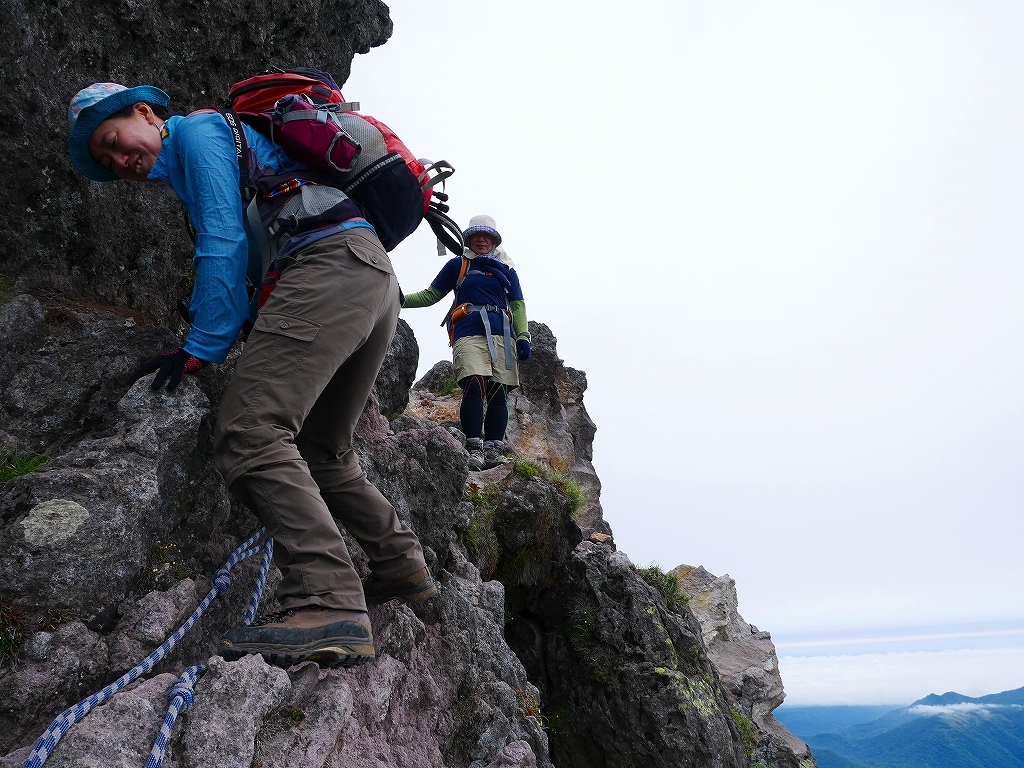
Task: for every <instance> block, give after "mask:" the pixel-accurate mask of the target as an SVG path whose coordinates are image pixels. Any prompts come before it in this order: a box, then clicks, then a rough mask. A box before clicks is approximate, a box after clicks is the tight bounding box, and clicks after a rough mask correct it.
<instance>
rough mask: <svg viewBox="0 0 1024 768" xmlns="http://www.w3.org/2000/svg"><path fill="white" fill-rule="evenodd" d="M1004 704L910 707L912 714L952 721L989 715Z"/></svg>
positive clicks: (962, 720) (960, 721)
mask: <svg viewBox="0 0 1024 768" xmlns="http://www.w3.org/2000/svg"><path fill="white" fill-rule="evenodd" d="M1002 707H1003V705H1002V704H975V703H973V702H964V703H962V704H940V705H931V704H918V705H917V706H916V707H911V708H910V714H912V715H917V716H918V717H941V718H944V719H946V720H949V721H951V722H958V723H962V722H966V721H967V720H969V719H970V718H971V717H989V716H991V714H992V711H993V710H996V709H1002Z"/></svg>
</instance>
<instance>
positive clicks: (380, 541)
mask: <svg viewBox="0 0 1024 768" xmlns="http://www.w3.org/2000/svg"><path fill="white" fill-rule="evenodd" d="M398 309H399V300H398V281H397V280H396V279H395V275H394V271H393V270H392V267H391V261H390V259H389V258H388V255H387V253H386V252H385V251H384V249H383V248H382V247H381V245H380V242H379V241H378V240H377V238H376V236H375V235H374V234H373V233H372V232H371V231H370V230H368V229H353V230H350V231H348V232H342V233H340V234H336V235H331V236H328V237H325V238H323V239H322V240H318V241H317V242H315V243H313V244H311V245H309V246H307V247H306V248H303V249H301V250H300V251H298V252H297V253H295V254H293V255H292V256H289V257H287V258H286V259H283V260H282V263H281V277H280V279H279V281H278V284H277V287H276V288H275V289H274V292H273V293H272V294H270V298H269V299H268V301H267V303H266V304H265V305H264V307H263V309H262V311H261V312H260V315H259V318H258V319H257V321H256V325H255V327H254V328H253V331H252V333H251V334H250V336H249V340H248V341H247V342H246V344H245V350H244V352H243V353H242V356H241V357H240V358H239V360H238V364H237V366H236V367H235V374H234V377H233V378H232V379H231V383H230V384H229V385H228V387H227V390H226V391H225V392H224V397H223V399H222V402H221V408H220V415H219V417H218V419H217V428H216V431H215V433H214V447H213V451H214V461H215V462H216V464H217V467H218V468H219V469H220V471H221V472H222V473H223V475H224V478H225V480H226V481H227V484H228V488H230V489H231V492H232V493H233V494H234V495H235V496H236V497H237V498H239V499H240V500H241V501H242V502H243V503H245V504H246V505H247V506H248V507H249V508H250V509H251V510H252V511H253V512H254V513H255V514H256V516H257V517H258V518H259V519H260V521H261V522H262V523H263V524H264V525H265V526H266V527H267V530H268V531H269V533H270V535H271V536H273V537H274V543H275V547H274V563H275V564H276V565H277V566H278V568H280V569H281V573H282V574H283V576H284V579H283V580H282V581H281V585H280V587H278V590H277V596H278V599H279V600H280V601H281V604H282V606H283V607H284V608H300V607H303V606H307V605H315V606H322V607H325V608H340V609H348V610H357V611H362V610H366V603H365V601H364V599H363V590H362V585H361V584H360V583H359V577H358V574H357V573H356V571H355V569H354V568H353V567H352V560H351V558H350V557H349V553H348V548H347V547H346V546H345V541H344V539H343V538H342V536H341V533H340V532H339V530H338V525H339V524H340V525H343V526H344V527H345V528H346V529H347V530H348V532H349V533H350V534H351V535H352V537H353V538H355V540H356V541H358V542H359V545H360V546H361V547H362V548H363V550H364V551H365V552H366V554H367V556H368V557H369V559H370V566H371V568H372V570H373V572H374V573H375V574H377V575H378V576H381V577H382V578H385V579H396V578H402V577H405V576H409V575H411V574H413V573H415V572H416V571H418V570H419V569H420V568H423V567H424V562H423V551H422V549H421V547H420V543H419V540H418V539H417V538H416V534H414V533H413V532H412V531H411V530H409V528H408V527H406V526H405V525H403V524H402V523H401V522H400V521H399V519H398V516H397V515H396V514H395V508H394V507H393V506H392V505H391V503H390V502H389V501H388V500H387V499H386V498H384V496H383V495H382V494H381V492H380V491H378V490H377V489H376V488H375V487H374V486H373V485H371V484H370V482H369V481H368V480H367V479H366V475H365V474H364V473H363V470H362V468H361V467H360V466H359V459H358V457H357V456H356V454H355V452H354V451H353V450H352V433H353V432H354V430H355V426H356V421H357V420H358V419H359V415H360V414H361V413H362V410H363V407H364V405H365V404H366V401H367V399H368V398H369V395H370V389H371V388H372V387H373V382H374V380H375V379H376V377H377V371H378V370H379V369H380V365H381V362H382V361H383V360H384V354H385V352H387V349H388V345H389V344H390V343H391V337H392V336H393V335H394V333H395V327H396V324H397V322H398Z"/></svg>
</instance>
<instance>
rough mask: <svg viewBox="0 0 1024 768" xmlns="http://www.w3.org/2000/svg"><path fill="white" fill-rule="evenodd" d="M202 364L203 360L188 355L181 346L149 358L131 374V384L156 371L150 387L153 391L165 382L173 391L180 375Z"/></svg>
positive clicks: (170, 390)
mask: <svg viewBox="0 0 1024 768" xmlns="http://www.w3.org/2000/svg"><path fill="white" fill-rule="evenodd" d="M204 365H206V361H205V360H200V359H199V358H198V357H196V356H195V355H190V354H189V353H188V352H186V351H185V350H184V349H182V348H181V347H178V348H177V349H173V350H171V351H170V352H164V354H162V355H160V357H157V358H154V359H153V360H150V361H149V362H148V363H145V364H144V365H143V366H142V367H141V368H139V369H138V370H137V371H135V373H133V374H132V382H131V383H132V384H134V383H135V382H136V381H138V380H139V379H141V378H142V377H143V376H147V375H149V374H151V373H153V371H156V376H154V377H153V383H152V384H151V385H150V387H151V388H152V389H153V390H154V391H155V390H157V389H160V387H162V386H163V385H164V382H167V391H168V392H173V391H174V390H175V389H177V388H178V384H180V383H181V377H182V376H183V375H185V374H186V373H197V372H198V371H199V370H200V369H201V368H202V367H203V366H204Z"/></svg>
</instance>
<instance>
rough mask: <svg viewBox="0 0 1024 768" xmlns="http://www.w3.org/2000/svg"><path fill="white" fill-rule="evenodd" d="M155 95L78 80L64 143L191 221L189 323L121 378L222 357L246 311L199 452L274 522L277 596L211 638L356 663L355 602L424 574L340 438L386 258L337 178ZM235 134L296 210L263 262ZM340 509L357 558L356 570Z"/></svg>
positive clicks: (428, 588)
mask: <svg viewBox="0 0 1024 768" xmlns="http://www.w3.org/2000/svg"><path fill="white" fill-rule="evenodd" d="M168 101H169V98H168V96H167V94H166V93H164V92H163V91H162V90H160V89H159V88H154V87H152V86H137V87H135V88H125V87H124V86H123V85H118V84H116V83H95V84H93V85H91V86H89V87H87V88H84V89H82V90H81V91H79V92H78V94H77V95H76V96H75V97H74V99H72V101H71V106H70V109H69V111H68V121H69V124H70V134H69V137H68V149H69V152H70V154H71V159H72V161H73V162H74V164H75V167H76V168H77V169H78V170H79V171H80V172H81V173H82V174H83V175H85V176H86V177H88V178H89V179H92V180H94V181H102V182H107V181H116V180H117V179H127V180H129V181H137V182H148V183H160V184H164V185H167V186H169V187H171V188H172V189H173V190H174V192H175V194H176V195H177V196H178V198H179V199H181V200H182V201H184V203H185V204H186V206H187V207H188V213H189V217H190V218H191V221H192V225H193V227H194V229H195V231H196V238H195V259H194V263H195V270H196V277H195V290H194V292H193V294H192V303H191V306H190V309H189V315H190V318H191V327H190V329H189V332H188V336H187V337H186V338H185V340H184V342H183V343H182V345H181V346H180V347H178V348H177V349H174V350H172V351H170V352H166V353H164V354H163V355H160V356H159V357H157V358H156V359H154V360H152V361H150V362H149V363H147V364H146V365H144V366H142V368H140V369H139V370H138V371H137V372H136V374H135V378H136V379H138V378H141V377H143V376H146V375H148V374H151V373H155V374H156V375H155V376H154V378H153V380H152V383H151V386H152V388H153V389H154V390H159V389H160V388H161V387H163V386H164V384H166V385H167V389H168V390H174V389H175V388H176V387H177V386H178V384H179V382H180V381H181V378H182V376H184V375H187V374H194V373H196V372H198V371H199V370H200V369H202V368H203V367H204V366H205V365H207V364H210V363H221V362H223V361H224V359H225V357H226V356H227V354H228V350H229V349H230V348H231V346H232V345H233V344H234V342H235V340H236V338H237V337H238V334H239V330H240V329H241V328H242V325H243V323H244V322H245V321H246V319H248V320H249V321H250V322H252V323H253V329H252V332H251V333H250V335H249V337H248V339H247V341H246V343H245V348H244V350H243V352H242V354H241V356H240V357H239V359H238V362H237V363H236V365H235V371H234V375H233V377H232V379H231V382H230V384H229V385H228V387H227V389H226V391H225V392H224V395H223V397H222V399H221V404H220V412H219V415H218V418H217V425H216V428H215V430H214V446H213V455H214V461H215V463H216V464H217V467H218V468H219V469H220V471H221V472H222V474H223V475H224V478H225V481H226V482H227V486H228V488H229V489H230V490H231V492H232V494H233V495H235V496H236V497H237V498H238V499H240V500H241V501H242V502H243V503H245V504H246V505H247V506H248V507H249V508H250V509H251V510H252V511H253V512H254V513H255V515H256V516H257V517H258V518H259V519H260V521H261V522H262V523H263V525H265V526H266V528H267V530H268V532H269V533H270V535H271V536H273V537H274V539H275V542H276V544H277V546H276V547H275V549H274V562H275V564H276V565H277V566H278V567H279V568H280V569H281V574H282V577H283V578H282V581H281V584H280V586H279V587H278V590H277V598H278V600H279V602H280V603H281V606H282V608H283V609H284V610H283V611H281V612H278V613H273V614H269V615H264V616H261V617H259V618H258V619H257V620H256V621H255V622H253V624H252V625H251V626H248V627H238V628H235V629H232V630H231V631H229V632H228V633H227V634H226V635H225V636H224V639H223V641H222V643H221V648H220V652H221V654H222V655H224V656H226V657H228V658H229V659H233V658H239V657H241V656H243V655H245V654H247V653H260V654H262V655H264V656H265V657H266V658H267V660H268V661H271V662H275V663H280V664H284V665H285V666H288V665H291V664H296V663H298V662H300V661H304V660H314V661H317V662H319V663H320V664H321V665H322V666H333V665H337V664H342V665H351V664H358V663H360V662H362V661H366V660H367V659H370V658H373V656H374V647H373V637H372V634H371V627H370V620H369V618H368V617H367V613H366V604H367V603H378V602H383V601H386V600H389V599H398V600H402V601H405V602H409V601H413V600H421V599H423V598H426V597H429V596H430V595H431V594H433V593H434V592H435V591H436V586H435V585H434V582H433V581H432V579H431V578H430V575H429V573H428V572H427V568H426V565H425V564H424V560H423V551H422V549H421V547H420V543H419V540H418V539H417V538H416V535H415V534H414V533H413V532H412V531H411V530H410V529H409V528H408V527H406V526H405V525H404V524H402V522H401V521H400V520H399V519H398V517H397V515H396V514H395V509H394V507H393V506H392V505H391V504H390V502H388V500H387V499H386V498H384V496H383V495H382V494H381V493H380V491H378V490H377V489H376V488H375V487H374V486H373V485H371V484H370V482H369V481H368V480H367V479H366V475H365V474H364V473H363V471H362V469H361V468H360V466H359V460H358V457H357V456H356V455H355V452H354V451H353V450H352V436H353V431H354V429H355V424H356V421H357V419H358V418H359V415H360V413H361V412H362V410H363V407H364V405H365V403H366V401H367V398H368V397H369V394H370V388H371V387H372V386H373V382H374V380H375V378H376V376H377V372H378V370H379V368H380V365H381V362H382V361H383V359H384V354H385V352H386V351H387V348H388V345H389V344H390V342H391V338H392V336H393V335H394V332H395V327H396V323H397V320H398V310H399V294H400V291H399V288H398V282H397V280H396V279H395V274H394V270H393V268H392V266H391V261H390V259H389V258H388V255H387V253H386V252H385V251H384V249H383V248H382V247H381V245H380V241H379V240H378V239H377V236H376V232H375V231H374V229H373V227H372V226H371V224H370V223H369V222H368V221H367V220H366V219H364V218H363V217H362V215H361V212H360V209H359V208H358V206H356V205H355V203H354V202H353V201H351V200H349V199H348V198H347V197H346V196H345V194H344V193H343V192H341V190H337V189H334V188H333V187H326V186H315V185H314V186H309V185H308V184H306V182H305V181H304V180H303V179H302V178H301V175H302V170H303V166H302V165H301V164H299V163H295V162H293V161H292V160H290V159H289V158H288V157H287V155H285V154H284V153H283V152H282V151H281V150H280V148H278V147H275V145H274V144H272V143H271V142H270V141H269V140H268V139H267V138H265V137H264V136H262V135H260V134H259V133H258V132H256V131H254V130H252V129H250V128H249V127H248V126H242V127H241V128H240V130H241V131H242V136H241V137H238V136H236V133H235V131H234V130H233V128H232V125H230V124H229V122H228V119H227V117H226V116H225V115H222V114H220V113H218V112H216V111H213V110H204V111H201V112H196V113H193V114H191V115H188V116H187V117H178V116H175V117H169V116H168V112H167V104H168ZM235 128H238V126H237V125H236V126H235ZM236 138H239V139H240V138H244V139H245V142H241V141H240V140H239V146H243V145H244V143H247V144H248V151H249V158H248V159H249V164H248V165H249V169H250V171H251V172H258V173H266V174H268V175H273V174H288V173H293V174H294V176H293V177H292V179H293V181H295V182H296V183H295V185H294V186H291V187H286V188H284V189H283V190H282V191H283V194H284V195H290V197H288V198H287V200H288V202H289V204H290V208H289V209H288V210H289V211H290V213H289V216H292V215H293V214H294V222H295V223H296V226H294V227H293V228H291V229H290V230H289V232H288V238H287V240H281V241H279V245H280V249H279V250H278V252H277V260H276V262H275V263H274V264H273V265H272V266H271V270H269V271H267V270H265V268H264V262H263V256H262V252H261V251H260V249H259V246H258V244H256V243H254V242H253V241H254V240H257V241H259V240H261V239H263V240H265V239H266V233H265V232H261V233H253V232H252V231H251V230H250V228H249V226H248V225H247V224H246V221H245V217H244V212H243V203H242V196H241V192H240V186H239V162H238V155H236ZM254 169H255V171H254ZM304 184H306V185H305V186H304ZM310 190H314V193H313V194H315V196H316V200H317V201H318V202H319V203H323V201H324V200H325V199H327V200H329V202H331V203H332V204H333V207H331V208H330V211H331V212H333V213H332V214H331V215H329V216H327V217H326V218H325V216H323V215H319V214H322V213H323V208H322V207H321V208H317V212H313V213H310V212H308V211H306V209H305V207H304V206H305V203H304V201H305V200H306V196H307V193H308V192H309V191H310ZM275 191H278V190H275ZM265 197H267V198H268V200H269V199H270V197H271V196H270V195H267V196H265ZM275 199H276V200H277V201H278V202H280V199H281V198H280V196H278V197H276V198H275ZM259 202H260V205H270V204H271V203H270V202H267V201H265V200H264V199H263V197H262V196H261V197H260V198H259ZM262 212H263V209H262V208H261V209H260V213H262ZM307 219H308V221H307ZM260 226H263V225H262V224H261V225H260ZM272 273H276V275H277V276H276V282H275V280H274V279H273V274H272ZM247 284H248V286H249V289H248V290H247ZM261 287H262V290H260V288H261ZM271 289H273V290H272V291H271ZM250 294H251V295H250ZM339 525H343V526H344V527H345V528H346V529H347V530H348V531H349V533H351V534H352V536H353V537H354V538H355V539H356V541H358V542H359V544H360V545H361V546H362V548H363V550H364V551H365V552H366V554H367V556H368V557H369V559H370V567H371V570H372V574H371V576H370V577H369V578H368V579H367V580H366V581H365V582H363V583H360V579H359V576H358V574H357V573H356V570H355V568H354V567H353V565H352V561H351V558H350V557H349V553H348V550H347V548H346V546H345V540H344V538H343V537H342V534H341V532H340V530H339Z"/></svg>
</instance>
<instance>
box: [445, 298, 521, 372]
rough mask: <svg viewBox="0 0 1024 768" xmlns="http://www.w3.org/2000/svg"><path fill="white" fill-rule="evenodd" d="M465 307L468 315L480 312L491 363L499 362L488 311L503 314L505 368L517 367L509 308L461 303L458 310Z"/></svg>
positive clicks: (453, 322) (453, 315)
mask: <svg viewBox="0 0 1024 768" xmlns="http://www.w3.org/2000/svg"><path fill="white" fill-rule="evenodd" d="M463 307H465V309H466V315H471V314H473V313H474V312H478V313H479V314H480V320H481V321H483V324H484V335H486V336H487V349H488V351H490V353H491V364H492V365H497V363H498V348H497V347H496V346H495V345H494V337H493V336H492V335H491V318H490V317H488V314H487V313H488V312H498V313H500V314H501V319H502V325H503V327H502V337H503V341H504V343H505V370H506V371H511V370H512V369H513V368H515V357H514V355H513V354H512V319H511V318H510V317H509V311H508V309H506V308H504V307H499V306H496V305H494V304H460V305H459V306H458V307H456V312H457V311H458V310H460V309H462V308H463ZM454 325H455V313H454V312H453V313H452V326H453V327H454Z"/></svg>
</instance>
